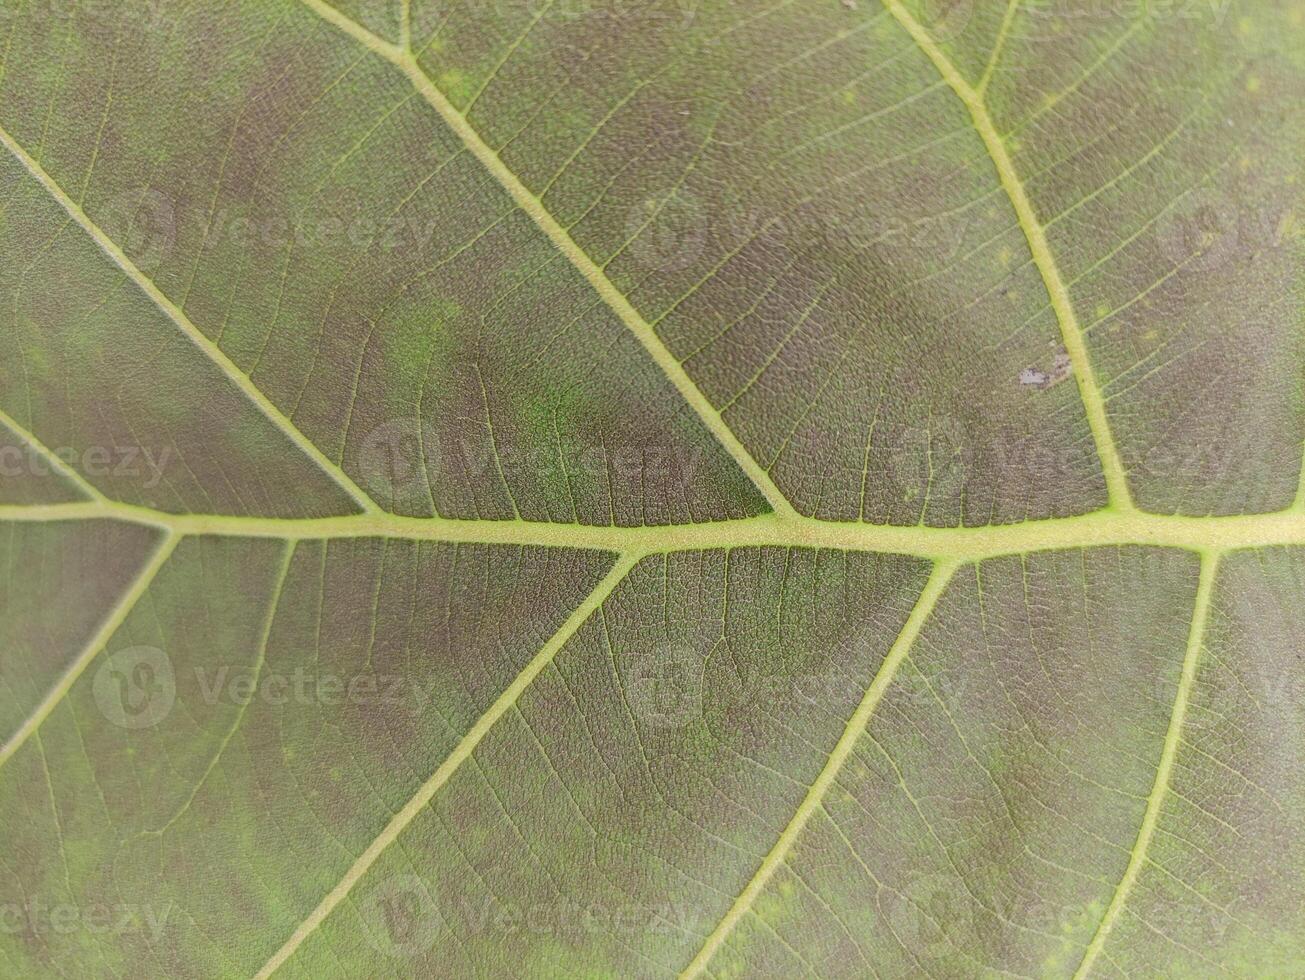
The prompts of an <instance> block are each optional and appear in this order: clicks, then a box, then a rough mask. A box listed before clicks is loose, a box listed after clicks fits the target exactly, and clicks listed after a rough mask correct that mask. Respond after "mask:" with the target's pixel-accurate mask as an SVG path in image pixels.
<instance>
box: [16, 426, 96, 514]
mask: <svg viewBox="0 0 1305 980" xmlns="http://www.w3.org/2000/svg"><path fill="white" fill-rule="evenodd" d="M0 425H3V426H4V427H5V428H6V429H8V430H9V431H10V432H12V433H13V434H14V435H16V436H17V437H18V438H19V439H21V440H22V441H23V442H25V443H27V444H28V445H29V446H31V447H32V449H33V450H34V451H35V452H36V453H37V454H38V455H39V456H40V457H41V458H42V459H44V460H45V461H46V463H47V464H48V465H49V467H50V469H51V470H53V471H54V472H55V473H57V474H59V475H60V476H62V477H63V478H64V479H66V480H68V481H69V482H70V483H72V484H73V485H74V486H75V487H76V489H77V491H78V492H79V493H81V494H82V495H83V496H84V497H86V498H88V499H90V500H94V501H96V502H97V503H101V504H106V503H108V502H109V499H108V498H107V497H106V496H104V494H102V493H100V491H99V490H97V489H96V488H95V487H93V486H92V485H91V483H90V481H88V480H87V479H86V477H84V476H82V475H81V474H80V473H78V472H77V470H75V469H73V467H71V466H69V465H68V464H67V463H65V462H64V461H63V460H62V459H60V458H59V455H58V454H57V453H55V452H52V451H51V450H50V447H48V446H47V445H45V443H43V442H42V441H41V440H40V439H38V438H36V436H35V434H33V433H32V432H31V430H29V429H25V428H23V427H22V426H21V425H19V424H18V422H17V420H15V419H14V418H13V417H12V416H10V415H9V414H8V413H6V412H4V411H0Z"/></svg>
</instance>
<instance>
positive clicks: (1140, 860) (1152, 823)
mask: <svg viewBox="0 0 1305 980" xmlns="http://www.w3.org/2000/svg"><path fill="white" fill-rule="evenodd" d="M1218 565H1219V558H1218V555H1216V554H1206V555H1202V556H1201V574H1200V579H1199V581H1198V583H1197V587H1196V601H1195V603H1194V604H1193V607H1192V625H1191V629H1190V630H1189V631H1188V634H1187V652H1186V654H1185V655H1184V657H1183V672H1182V675H1181V677H1180V679H1179V681H1178V691H1177V693H1176V694H1175V695H1174V706H1173V710H1172V711H1171V712H1170V715H1169V728H1168V730H1167V731H1166V732H1165V741H1164V747H1163V748H1162V749H1161V751H1160V764H1159V765H1158V766H1157V767H1156V773H1155V783H1154V784H1153V785H1152V787H1151V795H1150V796H1149V797H1148V799H1147V803H1146V810H1145V811H1144V812H1143V814H1142V824H1141V826H1140V827H1139V828H1138V831H1137V840H1136V841H1135V842H1134V844H1133V849H1132V851H1131V852H1130V854H1129V857H1128V865H1127V867H1126V868H1125V869H1124V875H1123V877H1122V878H1120V879H1119V884H1118V886H1117V887H1116V888H1115V894H1114V895H1113V896H1112V897H1111V899H1110V904H1109V905H1108V906H1107V907H1106V911H1105V913H1104V914H1103V915H1102V916H1101V922H1100V923H1098V925H1097V931H1096V933H1095V934H1093V936H1092V941H1091V942H1090V943H1089V944H1088V947H1087V949H1086V950H1085V951H1084V953H1083V959H1082V960H1081V961H1080V962H1079V965H1078V969H1077V970H1076V971H1075V972H1074V980H1083V978H1084V977H1086V976H1087V975H1088V973H1089V972H1090V971H1091V969H1092V964H1093V963H1094V962H1095V961H1096V958H1097V956H1098V955H1100V953H1101V949H1102V947H1103V946H1104V945H1105V942H1106V939H1107V938H1108V937H1109V936H1110V930H1111V929H1113V928H1114V926H1115V921H1116V920H1117V919H1118V918H1119V913H1120V911H1121V910H1122V909H1123V907H1124V902H1126V901H1127V900H1128V895H1129V892H1131V891H1132V889H1133V884H1134V882H1135V881H1136V880H1137V875H1138V872H1139V871H1141V868H1142V865H1143V864H1144V863H1145V862H1146V860H1147V857H1146V853H1147V849H1148V848H1149V847H1150V845H1151V838H1152V837H1153V836H1154V834H1155V828H1156V824H1157V823H1158V822H1159V820H1160V810H1161V808H1162V807H1163V806H1164V800H1165V796H1166V795H1167V793H1168V792H1169V781H1170V778H1171V776H1172V774H1173V768H1174V759H1175V758H1177V756H1178V745H1179V743H1180V742H1181V741H1182V737H1183V721H1184V719H1185V718H1186V717H1187V704H1188V700H1189V698H1190V697H1191V693H1192V686H1193V685H1194V684H1195V682H1196V668H1197V666H1198V664H1199V662H1200V659H1201V647H1202V643H1203V642H1204V638H1205V624H1206V620H1207V618H1208V616H1209V612H1210V595H1211V593H1212V592H1213V591H1214V580H1215V574H1216V572H1217V570H1218Z"/></svg>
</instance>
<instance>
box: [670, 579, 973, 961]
mask: <svg viewBox="0 0 1305 980" xmlns="http://www.w3.org/2000/svg"><path fill="white" fill-rule="evenodd" d="M956 568H957V564H956V563H954V562H939V563H937V564H935V565H934V567H933V571H932V572H931V573H930V575H929V580H928V581H927V582H926V583H925V586H924V589H923V590H922V591H921V592H920V596H919V598H918V599H916V601H915V607H914V608H913V609H912V610H911V614H910V615H909V616H907V618H906V622H905V623H904V624H903V626H902V630H901V632H900V633H898V634H897V639H896V640H894V641H893V645H892V647H891V648H890V649H889V651H888V655H887V656H885V657H884V662H883V663H882V664H881V665H880V667H879V670H878V671H877V672H876V673H875V676H874V679H873V680H872V681H871V682H870V685H869V687H867V688H866V691H865V695H864V696H863V697H862V698H861V703H860V704H858V705H857V707H856V710H855V711H854V712H852V717H851V718H850V719H848V722H847V727H846V728H844V729H843V734H842V736H841V737H840V738H839V740H838V742H837V743H836V744H835V745H834V749H833V751H832V752H830V753H829V759H828V760H827V761H826V762H825V765H824V768H823V769H821V770H820V775H818V776H817V777H816V781H815V782H814V783H812V784H811V788H810V789H809V790H808V791H807V795H806V796H805V797H804V798H803V800H802V802H801V803H800V804H798V808H797V810H796V811H795V812H794V814H793V819H792V820H790V821H789V822H788V826H787V827H785V828H784V830H783V832H782V833H780V835H779V838H778V839H777V840H776V841H775V846H774V847H772V848H771V849H770V852H769V853H768V854H767V855H766V856H765V858H764V859H762V862H761V864H760V865H759V866H758V868H757V870H756V872H755V873H754V874H753V876H752V877H751V878H750V879H748V882H747V884H746V885H744V886H743V890H742V891H740V892H739V895H738V897H737V898H736V899H735V900H734V904H733V905H731V906H730V908H729V911H728V912H726V913H725V916H724V918H722V919H721V920H720V922H719V923H717V925H716V928H715V929H714V930H712V933H711V935H710V936H708V937H707V941H706V942H705V943H703V945H702V948H701V949H699V950H698V954H697V955H696V956H695V957H694V958H693V960H692V961H691V962H690V963H689V965H688V966H687V967H685V969H684V972H683V973H682V974H680V977H681V980H692V978H694V977H697V976H698V975H699V974H701V973H702V971H703V970H704V969H705V968H706V966H707V964H708V963H709V962H710V961H711V958H712V956H714V955H715V954H716V951H717V950H718V949H720V947H721V945H722V944H723V943H724V942H725V940H726V939H728V938H729V935H730V933H731V932H732V931H733V930H734V927H735V926H736V925H738V922H739V920H740V919H742V918H743V917H744V916H745V915H747V914H748V912H749V911H750V910H751V909H752V906H753V904H754V903H755V902H756V900H757V898H758V897H759V896H760V895H761V893H762V891H764V890H765V887H766V884H767V883H768V882H769V881H770V879H771V878H772V877H773V876H774V874H775V872H776V871H777V870H779V867H780V865H782V864H783V863H784V861H785V860H786V859H787V857H788V854H789V852H790V851H791V850H792V849H793V845H794V843H795V842H796V841H797V839H798V837H799V836H800V835H801V834H802V830H803V828H804V827H806V825H807V821H808V820H810V819H811V816H812V814H813V813H815V811H816V810H818V809H819V808H820V807H821V806H823V801H824V798H825V793H827V792H828V791H829V787H830V785H831V784H832V783H833V782H834V780H835V779H837V778H838V773H839V771H840V770H841V769H842V768H843V763H845V762H846V761H847V757H848V756H849V755H851V753H852V749H853V748H854V747H855V745H856V742H857V740H858V739H859V738H860V737H861V733H862V732H864V731H865V729H866V726H867V725H868V724H869V723H870V718H871V716H872V715H873V714H874V712H875V708H877V707H878V706H879V702H880V701H881V700H882V699H883V696H884V692H885V691H887V690H888V686H889V685H890V684H892V682H893V678H894V677H895V676H896V674H897V669H898V668H899V667H900V666H901V664H902V661H903V660H905V659H906V655H907V654H908V653H909V652H910V650H911V645H912V644H913V643H914V642H915V639H916V637H918V636H919V635H920V631H921V630H922V629H923V628H924V624H925V623H926V622H927V621H928V619H929V616H930V614H931V613H932V612H933V609H934V607H935V606H936V605H937V604H938V599H939V598H940V597H941V596H942V594H943V592H945V591H946V589H947V583H948V582H949V581H950V580H951V577H952V573H953V572H955V571H956Z"/></svg>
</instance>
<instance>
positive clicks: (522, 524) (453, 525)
mask: <svg viewBox="0 0 1305 980" xmlns="http://www.w3.org/2000/svg"><path fill="white" fill-rule="evenodd" d="M72 520H120V521H128V522H130V523H133V524H141V525H145V526H147V527H156V528H159V529H161V530H166V531H172V532H174V533H176V534H183V535H194V534H211V535H222V536H225V537H251V538H277V539H283V540H298V541H303V540H328V539H331V538H368V537H379V538H402V539H405V540H411V541H445V542H450V543H468V544H470V543H476V544H508V545H538V546H541V547H557V548H589V549H595V550H599V551H613V552H630V551H637V552H640V553H644V554H647V553H652V552H669V551H692V550H701V549H711V548H732V547H776V548H841V549H845V550H852V551H878V552H891V553H894V554H902V555H915V556H918V557H921V558H929V559H939V560H947V559H952V560H955V561H975V560H978V559H982V558H992V557H995V556H997V555H1011V554H1024V553H1027V552H1033V551H1048V550H1053V549H1063V548H1100V547H1114V546H1119V545H1149V546H1153V547H1160V548H1182V549H1184V550H1187V551H1198V552H1201V551H1231V550H1235V549H1238V548H1267V547H1283V546H1293V545H1294V546H1305V513H1302V512H1301V511H1299V510H1296V509H1287V510H1282V511H1277V512H1275V513H1271V514H1229V515H1226V516H1213V515H1211V516H1204V517H1186V516H1183V515H1179V514H1146V513H1141V512H1137V511H1134V512H1131V513H1120V512H1117V511H1113V510H1098V511H1094V512H1092V513H1090V514H1080V515H1078V516H1076V517H1052V518H1047V519H1043V520H1032V521H1024V522H1022V523H1019V524H988V525H978V526H975V527H927V526H923V525H896V524H862V523H859V522H837V521H822V520H817V519H815V518H813V517H802V516H798V517H794V518H780V517H778V516H777V515H775V514H759V515H757V516H755V517H744V518H737V519H734V520H726V521H707V522H703V523H699V524H666V525H648V526H641V527H609V526H603V525H593V524H558V523H551V522H547V521H527V520H521V519H517V520H502V521H486V520H462V519H457V518H442V517H402V516H398V515H395V514H353V515H349V516H345V517H322V518H301V519H294V518H265V517H237V516H233V515H227V514H167V513H163V512H161V511H156V510H150V509H149V508H146V507H139V506H136V505H134V504H124V503H119V502H116V501H110V502H108V503H98V502H87V503H68V504H35V505H30V506H7V505H0V522H3V521H15V522H25V523H28V522H30V523H39V522H44V521H72Z"/></svg>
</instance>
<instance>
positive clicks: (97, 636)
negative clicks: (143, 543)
mask: <svg viewBox="0 0 1305 980" xmlns="http://www.w3.org/2000/svg"><path fill="white" fill-rule="evenodd" d="M180 540H181V538H180V536H178V535H175V534H169V535H168V536H167V537H165V538H164V539H163V540H162V541H161V542H160V543H159V546H158V547H157V548H156V549H155V551H154V554H153V556H152V557H151V558H150V560H149V561H148V562H146V563H145V565H144V567H143V568H141V570H140V571H139V572H138V573H137V574H136V578H135V579H134V580H133V581H132V583H131V586H130V587H129V588H128V589H127V591H126V592H124V593H123V594H122V595H121V596H120V597H119V598H118V601H117V603H116V604H115V605H114V607H113V608H112V609H111V610H109V614H108V616H106V617H105V619H104V622H103V623H101V624H100V627H99V629H97V630H96V631H95V633H94V635H92V636H91V638H90V639H89V640H88V641H87V642H86V646H84V647H83V648H82V651H81V653H79V654H78V655H77V657H76V659H74V660H73V662H72V663H70V664H69V665H68V667H67V669H66V670H64V672H63V674H62V676H60V678H59V680H58V682H57V683H56V684H55V685H54V687H52V688H51V689H50V691H49V693H48V694H46V696H45V697H44V698H43V699H42V700H41V703H40V704H38V705H37V706H36V710H35V711H33V712H32V713H31V714H30V715H28V716H27V718H26V719H25V720H24V721H23V723H22V724H21V725H19V726H18V730H17V731H16V732H14V734H13V735H12V736H11V737H10V739H9V741H7V742H5V744H4V745H3V746H0V766H3V765H4V764H5V762H6V761H7V760H8V759H9V757H10V756H11V755H13V754H14V753H15V752H17V751H18V750H19V749H20V748H22V746H23V743H24V742H26V741H27V740H28V739H29V738H30V737H31V736H32V733H33V732H35V731H36V730H37V729H38V728H40V727H41V723H42V722H43V721H45V719H46V718H47V717H49V715H50V712H52V711H53V710H54V709H55V706H56V705H58V703H59V702H60V701H62V700H63V696H64V695H65V694H67V693H68V691H69V689H70V688H71V687H72V686H73V684H74V683H75V682H76V681H77V678H78V677H80V676H81V675H82V673H83V672H84V671H85V670H86V667H87V665H88V664H90V662H91V661H92V660H94V659H95V657H96V655H97V654H98V653H99V652H100V651H101V650H103V649H104V647H105V644H107V643H108V642H109V640H111V639H112V638H113V634H114V633H116V632H117V631H118V627H120V626H121V625H122V624H123V623H124V622H125V621H126V619H127V617H128V616H129V615H130V614H131V611H132V609H134V608H135V606H136V603H137V602H138V601H140V597H141V596H143V595H144V594H145V593H146V591H147V590H148V589H149V587H150V583H151V582H153V581H154V576H155V575H157V574H158V571H159V569H160V568H162V567H163V565H164V564H165V563H166V562H167V560H168V558H169V557H170V556H171V555H172V551H173V549H174V548H176V546H177V543H178V542H179V541H180Z"/></svg>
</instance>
